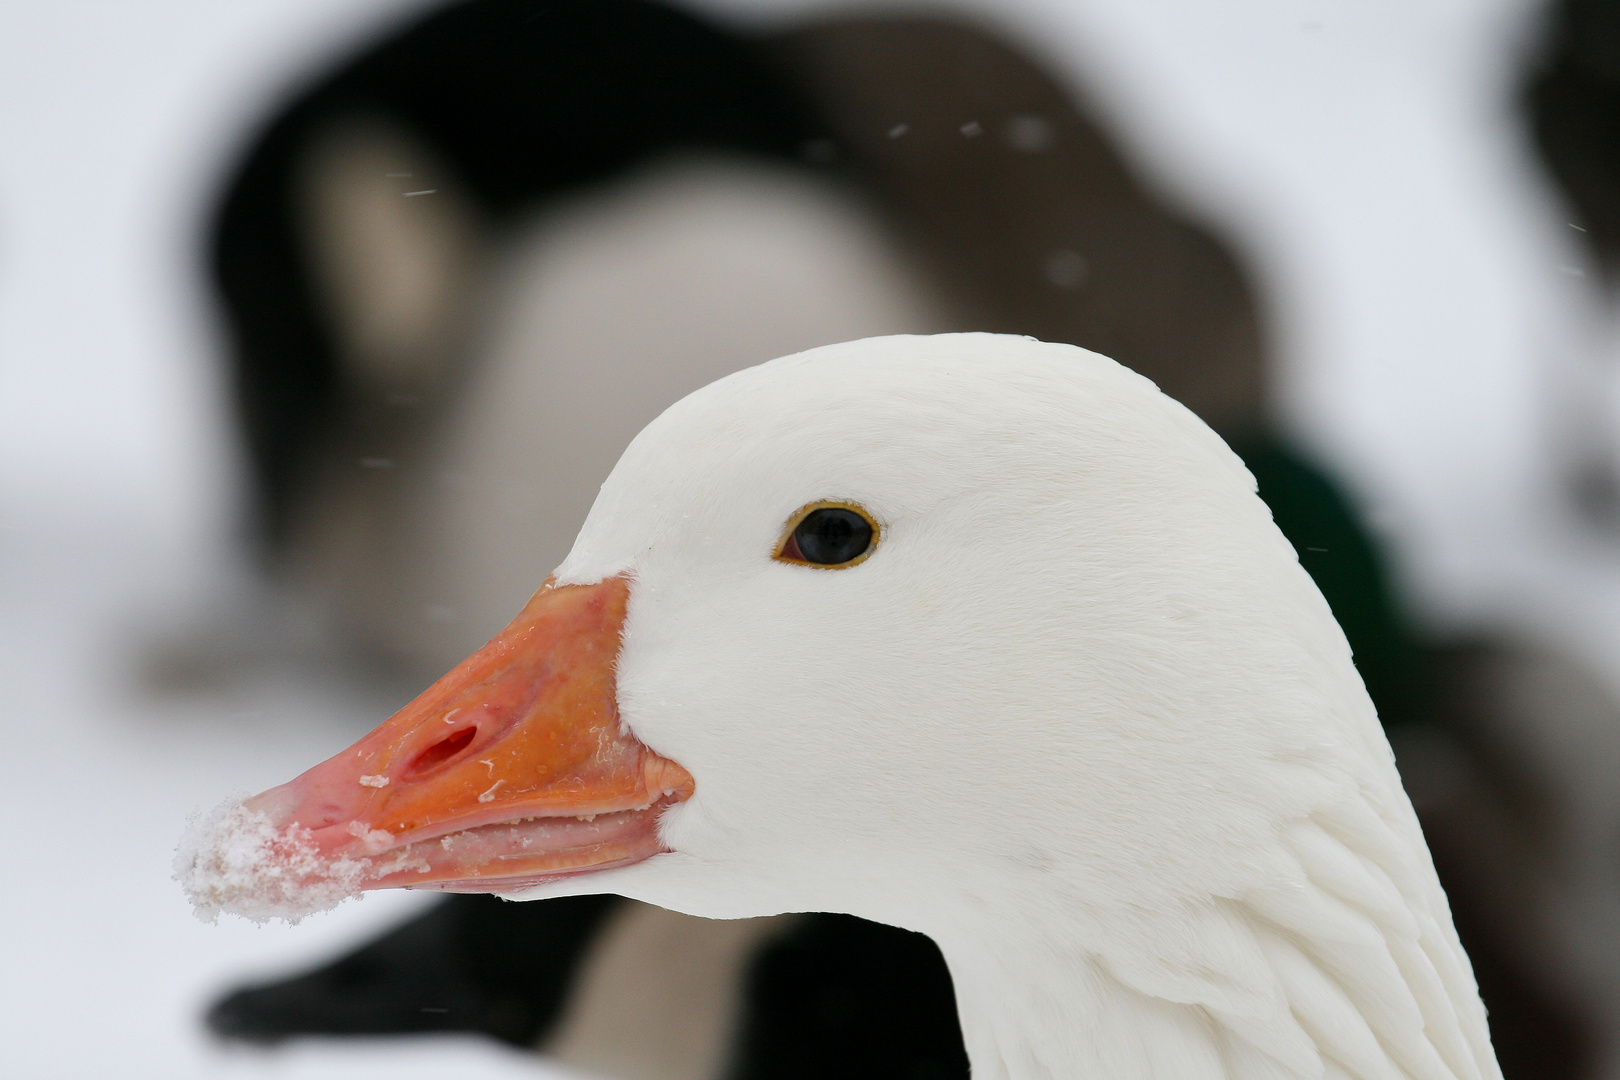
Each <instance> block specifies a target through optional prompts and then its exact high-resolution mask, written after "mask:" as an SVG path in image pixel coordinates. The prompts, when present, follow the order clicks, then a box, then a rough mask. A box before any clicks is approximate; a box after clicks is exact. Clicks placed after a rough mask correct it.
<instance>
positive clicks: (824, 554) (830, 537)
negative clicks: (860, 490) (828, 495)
mask: <svg viewBox="0 0 1620 1080" xmlns="http://www.w3.org/2000/svg"><path fill="white" fill-rule="evenodd" d="M793 539H794V540H796V541H797V542H798V545H799V554H800V555H803V556H804V558H805V561H806V562H813V563H819V564H820V565H822V566H833V565H836V564H838V563H846V562H849V560H851V559H854V558H858V557H859V556H860V555H861V553H862V552H864V551H865V550H866V549H867V548H869V547H871V546H872V525H871V523H870V522H868V521H867V520H866V519H865V518H863V517H861V515H859V514H857V513H856V512H855V511H853V510H844V509H841V508H839V507H836V506H824V507H822V508H821V509H820V510H812V511H810V513H808V514H806V515H805V516H804V520H803V521H801V522H799V527H798V528H797V529H794V530H793Z"/></svg>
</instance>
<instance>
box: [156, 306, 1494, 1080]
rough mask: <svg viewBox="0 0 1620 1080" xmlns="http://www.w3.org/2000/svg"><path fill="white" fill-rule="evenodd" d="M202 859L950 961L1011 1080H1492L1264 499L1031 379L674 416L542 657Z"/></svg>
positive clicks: (1459, 962)
mask: <svg viewBox="0 0 1620 1080" xmlns="http://www.w3.org/2000/svg"><path fill="white" fill-rule="evenodd" d="M244 852H245V853H246V854H244ZM233 859H234V860H235V861H234V862H233V861H232V860H233ZM183 860H184V861H185V865H184V866H183V868H182V869H183V873H190V874H191V875H192V878H193V881H194V882H195V883H198V884H197V885H196V886H195V887H196V888H198V889H200V890H201V891H202V892H203V893H204V899H205V900H206V901H207V902H209V903H213V904H218V905H222V906H226V907H228V908H229V907H234V908H236V909H238V910H249V911H251V910H255V909H254V905H255V903H261V902H268V901H265V899H264V898H265V897H266V896H271V897H272V899H273V900H274V901H275V902H276V903H280V904H282V905H283V906H284V907H285V906H286V905H288V904H291V903H296V902H299V901H301V900H302V901H310V902H329V901H330V900H332V899H334V898H335V897H337V896H341V895H344V894H345V893H348V892H352V891H354V890H356V889H360V888H368V887H381V886H388V885H415V886H432V887H442V888H454V889H482V890H490V891H503V892H508V893H513V894H521V895H523V896H544V895H556V894H559V893H564V892H585V891H593V892H594V891H612V892H619V893H623V894H625V895H629V896H633V897H637V898H639V899H643V900H647V901H650V902H652V903H656V904H660V905H662V906H665V907H669V908H673V909H677V910H681V911H685V912H688V913H691V914H696V915H703V916H711V917H720V918H730V917H742V916H754V915H766V914H775V913H779V912H786V911H807V910H811V911H814V910H819V911H840V912H847V913H850V914H854V915H859V916H862V917H865V918H869V919H873V920H876V921H880V922H885V923H890V924H893V925H897V926H902V927H906V928H909V929H913V930H918V931H921V932H924V933H927V934H929V935H930V936H932V937H933V938H934V940H935V941H936V942H937V943H938V944H939V945H940V947H941V950H942V951H943V952H944V954H945V957H946V959H947V962H948V963H949V964H950V967H951V970H952V973H953V976H954V978H955V981H956V985H957V994H958V1000H959V1008H960V1013H961V1016H962V1020H963V1027H964V1035H965V1037H966V1041H967V1046H968V1049H969V1052H970V1055H971V1057H972V1059H973V1064H974V1069H975V1074H976V1075H979V1076H990V1077H1000V1076H1004V1077H1012V1078H1018V1080H1024V1078H1027V1077H1037V1076H1090V1075H1097V1076H1104V1075H1106V1076H1111V1077H1119V1076H1176V1077H1198V1076H1317V1077H1319V1076H1324V1075H1327V1076H1338V1075H1345V1074H1348V1075H1355V1076H1369V1077H1371V1076H1414V1077H1416V1076H1423V1077H1452V1076H1456V1077H1464V1076H1466V1077H1489V1076H1495V1075H1497V1073H1496V1072H1495V1068H1496V1067H1495V1063H1494V1058H1493V1057H1492V1055H1491V1050H1490V1046H1489V1041H1488V1036H1487V1034H1486V1031H1485V1026H1484V1014H1483V1010H1482V1009H1481V1007H1480V1005H1479V1001H1478V997H1477V994H1476V991H1475V989H1474V984H1473V979H1472V975H1471V973H1470V970H1469V967H1468V963H1467V959H1466V957H1465V956H1464V955H1463V953H1462V951H1461V948H1460V946H1459V945H1458V943H1457V940H1456V935H1455V933H1454V931H1453V929H1452V927H1451V922H1450V916H1449V913H1448V911H1447V907H1446V902H1445V898H1444V895H1443V893H1442V892H1441V890H1440V887H1439V885H1438V883H1437V881H1436V879H1435V876H1434V872H1433V869H1432V867H1431V865H1430V862H1429V859H1428V855H1427V850H1426V848H1425V847H1424V844H1423V840H1422V836H1421V833H1420V832H1419V829H1418V826H1417V823H1416V820H1415V818H1414V816H1413V814H1412V811H1411V807H1410V804H1409V803H1408V801H1407V800H1406V797H1405V795H1404V794H1403V792H1402V790H1401V788H1400V783H1399V780H1398V777H1397V775H1396V773H1395V770H1394V765H1393V760H1392V758H1391V755H1390V751H1389V748H1388V745H1387V744H1386V743H1385V741H1384V739H1383V736H1382V733H1381V731H1380V729H1379V726H1378V722H1377V718H1376V716H1375V715H1374V711H1373V708H1372V706H1371V704H1370V702H1369V700H1368V698H1367V696H1366V693H1365V691H1364V690H1363V688H1362V686H1361V683H1360V680H1359V678H1358V677H1357V675H1356V671H1355V667H1354V665H1353V663H1352V660H1351V657H1350V652H1349V648H1348V646H1347V645H1346V644H1345V640H1344V637H1343V635H1342V633H1341V632H1340V631H1339V629H1338V627H1337V625H1336V624H1335V622H1334V620H1333V618H1332V616H1331V614H1330V613H1329V610H1328V607H1327V605H1326V603H1325V602H1324V601H1323V599H1322V598H1321V596H1320V594H1319V593H1318V592H1317V590H1316V588H1315V587H1314V585H1313V584H1312V583H1311V581H1310V579H1309V577H1308V576H1307V575H1306V574H1305V572H1304V571H1303V570H1302V569H1301V568H1300V567H1299V565H1298V562H1297V560H1296V558H1295V554H1294V552H1293V550H1292V548H1291V547H1290V546H1289V545H1288V543H1287V541H1286V540H1285V539H1284V538H1283V537H1282V535H1281V534H1280V533H1279V532H1278V531H1277V529H1276V528H1275V526H1274V525H1273V524H1272V522H1271V519H1270V515H1269V513H1268V511H1267V510H1266V508H1265V506H1264V504H1262V503H1261V502H1260V500H1259V499H1258V498H1257V497H1256V495H1255V492H1254V483H1253V480H1252V479H1251V478H1250V476H1249V475H1248V473H1247V472H1246V470H1245V469H1244V467H1243V466H1242V464H1241V463H1240V461H1239V460H1238V458H1237V457H1236V456H1235V455H1234V454H1233V453H1232V452H1231V451H1230V450H1229V449H1228V448H1227V447H1226V446H1225V445H1224V444H1223V443H1222V442H1221V441H1220V439H1219V438H1218V437H1217V436H1215V435H1214V434H1213V433H1212V432H1211V431H1210V430H1209V429H1208V428H1207V427H1205V426H1204V425H1203V424H1202V423H1201V422H1200V421H1199V420H1198V419H1197V418H1196V417H1194V416H1193V414H1192V413H1190V412H1189V411H1187V410H1186V409H1184V408H1182V407H1181V406H1180V405H1178V404H1176V403H1175V402H1173V401H1171V400H1170V399H1168V398H1166V397H1164V396H1163V395H1161V394H1160V393H1159V392H1158V391H1157V390H1156V389H1155V388H1154V386H1153V385H1152V384H1151V383H1149V382H1148V381H1147V380H1145V379H1143V378H1141V377H1140V376H1138V375H1135V374H1133V373H1131V372H1130V371H1128V370H1126V369H1124V368H1122V367H1121V366H1119V365H1117V364H1115V363H1114V362H1112V361H1110V360H1108V359H1106V358H1104V357H1101V356H1098V355H1095V354H1093V353H1088V352H1086V351H1084V350H1081V349H1077V348H1074V347H1071V346H1064V345H1052V344H1044V343H1041V342H1037V341H1033V340H1030V339H1025V338H1014V337H1004V336H996V335H986V334H961V335H945V336H938V337H891V338H877V339H869V340H865V341H859V342H853V343H849V344H844V345H837V346H829V347H826V348H821V349H815V350H812V351H810V352H806V353H802V354H799V355H796V356H791V357H786V358H784V359H780V360H776V361H774V362H772V363H769V364H765V365H762V366H760V367H757V368H752V369H749V370H746V371H742V372H739V373H737V374H734V375H731V376H729V377H727V378H724V379H721V380H720V381H718V382H716V383H713V384H711V385H710V386H708V387H706V388H705V389H703V390H700V391H698V392H697V393H694V394H692V395H691V396H689V397H687V398H685V399H683V400H682V401H680V402H678V403H677V404H675V405H674V406H672V407H671V408H670V409H668V410H667V411H666V412H665V413H664V414H663V415H662V416H660V417H659V418H658V419H657V420H655V421H654V422H653V423H652V424H650V425H649V426H648V427H647V428H646V429H645V430H644V431H643V432H642V433H641V434H640V435H639V436H637V438H636V439H635V440H634V441H633V442H632V443H631V445H630V446H629V448H628V449H627V450H626V452H625V454H624V456H623V457H622V458H621V460H620V461H619V463H618V465H617V467H616V468H615V469H614V470H613V473H612V474H611V476H610V477H609V478H608V480H607V482H606V483H605V484H604V485H603V486H602V490H601V493H600V495H599V497H598V499H597V501H596V503H595V506H594V507H593V509H592V510H591V513H590V515H589V517H588V519H587V520H586V522H585V525H584V527H583V529H582V530H581V532H580V534H579V537H578V539H577V541H576V543H575V545H574V547H573V550H572V551H571V552H570V554H569V555H568V557H567V558H566V559H565V560H564V562H563V563H562V564H561V565H560V566H559V567H557V568H556V570H555V572H554V573H553V575H552V576H551V578H550V579H549V580H548V581H547V583H546V584H545V586H544V587H542V589H541V590H540V592H539V593H537V594H536V596H535V598H534V599H533V600H531V601H530V603H529V605H528V607H527V608H525V610H524V612H523V613H522V614H521V615H520V616H519V617H518V619H517V620H516V621H515V622H514V623H513V624H512V626H511V627H510V628H508V630H507V631H505V632H504V633H503V634H502V635H501V636H499V637H497V638H496V639H495V640H494V641H492V642H491V643H490V644H489V645H488V646H486V647H485V648H484V649H483V650H481V651H480V652H479V653H477V654H475V655H474V656H473V657H472V658H471V659H469V660H468V661H467V662H466V663H465V664H463V665H462V666H461V667H460V668H458V669H456V670H455V671H453V672H452V673H451V674H449V675H447V676H446V677H445V678H444V679H443V680H441V681H440V682H439V683H438V684H436V685H435V686H434V687H433V688H431V689H430V690H428V691H427V692H426V693H425V694H424V695H423V696H422V697H421V698H419V699H418V700H417V701H416V702H413V703H412V704H411V705H410V706H408V707H407V708H406V709H405V710H403V711H402V712H401V713H400V714H398V715H397V716H396V717H394V718H393V719H391V720H390V721H388V722H387V723H385V724H384V725H383V726H382V727H381V728H379V729H378V730H377V731H376V732H374V733H373V734H372V735H370V736H368V737H367V738H366V739H363V740H362V741H361V742H360V743H358V744H356V746H355V747H353V748H351V749H350V750H348V751H345V752H344V753H343V754H340V755H338V756H337V757H335V758H333V759H332V760H330V761H328V762H326V763H324V764H322V765H320V766H317V767H316V768H315V769H312V770H310V772H308V773H306V774H304V776H302V777H299V778H298V779H296V780H294V781H292V782H291V783H289V784H287V785H284V786H283V787H281V788H276V789H272V790H271V791H269V792H266V793H264V794H263V795H260V796H257V797H256V798H255V799H253V800H250V801H249V802H248V804H247V806H246V807H245V808H241V809H239V811H238V812H237V813H236V815H235V817H232V818H231V819H230V821H229V822H226V823H224V824H218V823H216V826H215V832H214V833H213V834H212V835H210V836H207V837H204V838H203V839H202V840H200V841H198V842H197V843H195V844H193V845H192V847H191V848H190V849H189V854H188V855H186V856H183ZM222 868H223V869H222ZM322 889H325V891H322ZM210 890H211V891H210ZM300 890H303V891H302V892H300ZM261 910H262V909H261Z"/></svg>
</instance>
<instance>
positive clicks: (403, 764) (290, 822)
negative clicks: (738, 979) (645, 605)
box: [247, 576, 693, 892]
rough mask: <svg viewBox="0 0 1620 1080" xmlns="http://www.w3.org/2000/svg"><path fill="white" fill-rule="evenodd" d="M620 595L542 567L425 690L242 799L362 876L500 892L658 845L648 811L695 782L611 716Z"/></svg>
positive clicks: (368, 883) (615, 862)
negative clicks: (488, 637)
mask: <svg viewBox="0 0 1620 1080" xmlns="http://www.w3.org/2000/svg"><path fill="white" fill-rule="evenodd" d="M629 597H630V583H629V581H628V580H627V579H626V578H625V577H622V576H621V577H615V578H610V579H608V580H606V581H603V582H601V583H600V584H596V585H569V586H562V587H554V586H553V585H552V584H551V583H550V582H549V581H548V582H547V583H546V584H545V585H544V586H543V587H542V588H541V589H540V591H539V592H537V593H536V594H535V595H534V598H533V599H531V600H530V601H529V604H528V606H527V607H525V608H524V609H523V611H522V613H521V614H519V615H518V617H517V618H516V619H514V620H513V621H512V624H511V625H510V626H508V627H507V628H506V629H505V630H503V631H502V632H501V633H500V634H499V636H497V637H496V638H495V639H494V640H493V641H491V642H490V643H489V644H487V645H485V646H484V647H483V648H482V649H480V650H478V652H476V653H474V654H473V655H472V656H470V657H468V658H467V660H465V661H464V662H463V663H462V664H461V665H460V666H459V667H457V668H456V669H455V670H454V671H452V672H450V673H449V674H448V675H446V676H445V677H444V678H442V679H440V680H439V681H438V682H436V683H434V684H433V686H431V687H429V688H428V690H427V691H426V692H425V693H424V694H422V696H420V697H418V698H417V699H416V700H415V701H413V702H411V703H410V704H409V705H407V706H405V708H403V709H401V710H400V711H399V712H398V713H396V714H395V715H394V716H393V717H391V718H390V719H389V720H387V721H386V722H385V723H384V724H383V725H382V726H381V727H379V728H377V730H375V731H373V732H372V733H371V734H369V735H367V736H366V737H365V738H363V739H361V740H360V741H359V742H357V743H355V744H354V745H353V746H351V747H350V748H349V749H347V750H345V751H343V752H342V753H341V754H338V755H337V756H336V757H333V758H331V759H330V760H328V761H326V762H323V763H322V764H320V765H317V766H315V767H314V768H313V769H310V770H309V771H308V772H306V773H304V774H303V775H302V776H300V777H298V778H297V779H296V780H293V781H291V782H290V783H287V784H283V785H282V786H280V787H277V788H271V789H270V790H269V791H266V792H264V793H263V794H260V795H256V796H254V797H253V798H252V799H250V800H248V803H247V807H248V809H249V810H252V811H257V812H259V813H262V814H265V815H267V816H268V817H269V819H270V823H271V824H272V825H274V826H275V827H277V828H279V829H288V830H291V831H296V832H297V833H298V834H299V835H300V838H301V839H300V845H301V846H302V847H303V848H305V849H306V850H307V849H309V848H310V846H311V845H313V849H314V851H315V852H316V853H318V857H319V859H320V860H324V861H325V862H327V863H332V864H339V863H340V864H342V865H344V866H347V867H353V866H355V865H357V864H358V865H364V866H365V867H366V868H367V869H366V872H365V874H364V875H363V880H362V881H361V883H360V885H359V887H361V888H369V889H375V888H389V887H394V886H401V885H411V886H418V887H430V888H439V889H446V890H451V891H458V892H503V891H509V890H513V889H518V888H522V887H525V886H528V885H533V884H537V883H539V882H541V881H545V880H547V879H550V878H554V877H557V876H560V875H564V874H570V873H577V872H579V871H583V870H597V869H604V868H606V867H610V866H621V865H625V864H628V863H633V862H638V861H640V860H641V859H645V858H647V857H648V856H650V855H654V854H656V853H658V852H659V851H662V850H664V848H663V847H662V845H661V844H660V843H659V840H658V834H657V824H658V816H659V814H660V813H661V812H662V810H663V809H664V808H665V807H667V806H669V805H671V804H673V803H676V802H679V801H681V800H682V799H685V798H687V797H688V796H689V795H691V793H692V787H693V784H692V777H691V775H690V774H688V773H687V771H686V770H685V769H683V768H681V766H679V765H677V764H676V763H675V762H673V761H670V760H668V759H667V758H663V757H660V756H659V755H657V754H655V753H654V752H653V751H651V750H649V749H648V748H647V747H646V746H644V745H642V744H641V742H639V741H638V740H637V739H636V738H635V736H634V735H632V734H630V733H629V732H628V731H626V730H625V729H624V726H623V725H622V724H621V723H620V720H619V710H618V705H617V702H616V698H615V693H614V685H615V682H614V676H615V672H614V665H615V661H616V659H617V656H618V651H619V639H620V636H621V634H622V632H623V629H624V618H625V608H626V605H627V603H628V602H629ZM304 829H308V830H309V833H308V834H307V836H306V835H305V834H303V830H304Z"/></svg>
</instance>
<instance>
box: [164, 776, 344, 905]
mask: <svg viewBox="0 0 1620 1080" xmlns="http://www.w3.org/2000/svg"><path fill="white" fill-rule="evenodd" d="M372 870H373V868H372V865H371V860H370V859H326V858H323V857H322V856H321V854H320V852H319V851H317V850H316V848H315V842H314V840H313V839H312V837H311V833H310V831H309V830H308V829H306V828H304V827H302V826H300V825H299V824H298V823H297V822H293V823H291V824H289V825H286V826H283V827H282V828H279V829H278V828H276V826H275V825H274V824H272V823H271V821H270V818H269V816H268V815H266V814H263V813H261V812H259V811H256V810H250V809H248V808H247V807H246V806H245V805H243V802H242V800H241V798H239V797H233V798H229V799H226V800H225V801H224V802H222V803H220V804H219V805H218V806H216V807H215V808H214V809H212V810H210V811H208V812H207V813H198V814H193V815H192V816H191V818H190V821H189V823H188V825H187V828H186V831H185V833H184V835H182V836H181V838H180V846H179V848H178V849H177V850H176V851H175V853H174V877H175V880H176V881H178V882H179V883H180V886H181V888H183V889H185V891H186V895H187V896H188V897H190V899H191V906H192V909H193V910H194V911H195V912H196V915H197V918H199V919H201V920H203V921H204V922H209V923H211V922H214V921H216V920H217V919H218V918H219V915H220V912H222V911H225V912H230V913H231V914H233V915H240V916H241V917H242V918H244V919H247V920H248V921H249V922H256V923H264V922H269V921H270V920H271V919H284V920H286V921H287V922H288V923H292V924H296V923H298V922H299V921H301V920H302V919H303V918H304V916H306V915H313V914H315V913H316V912H319V911H331V910H332V909H333V908H335V907H337V906H338V904H340V903H342V902H343V901H345V900H347V899H349V898H350V897H353V896H359V895H360V889H361V886H362V884H363V883H364V882H365V880H366V878H367V877H369V876H371V873H372Z"/></svg>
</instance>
